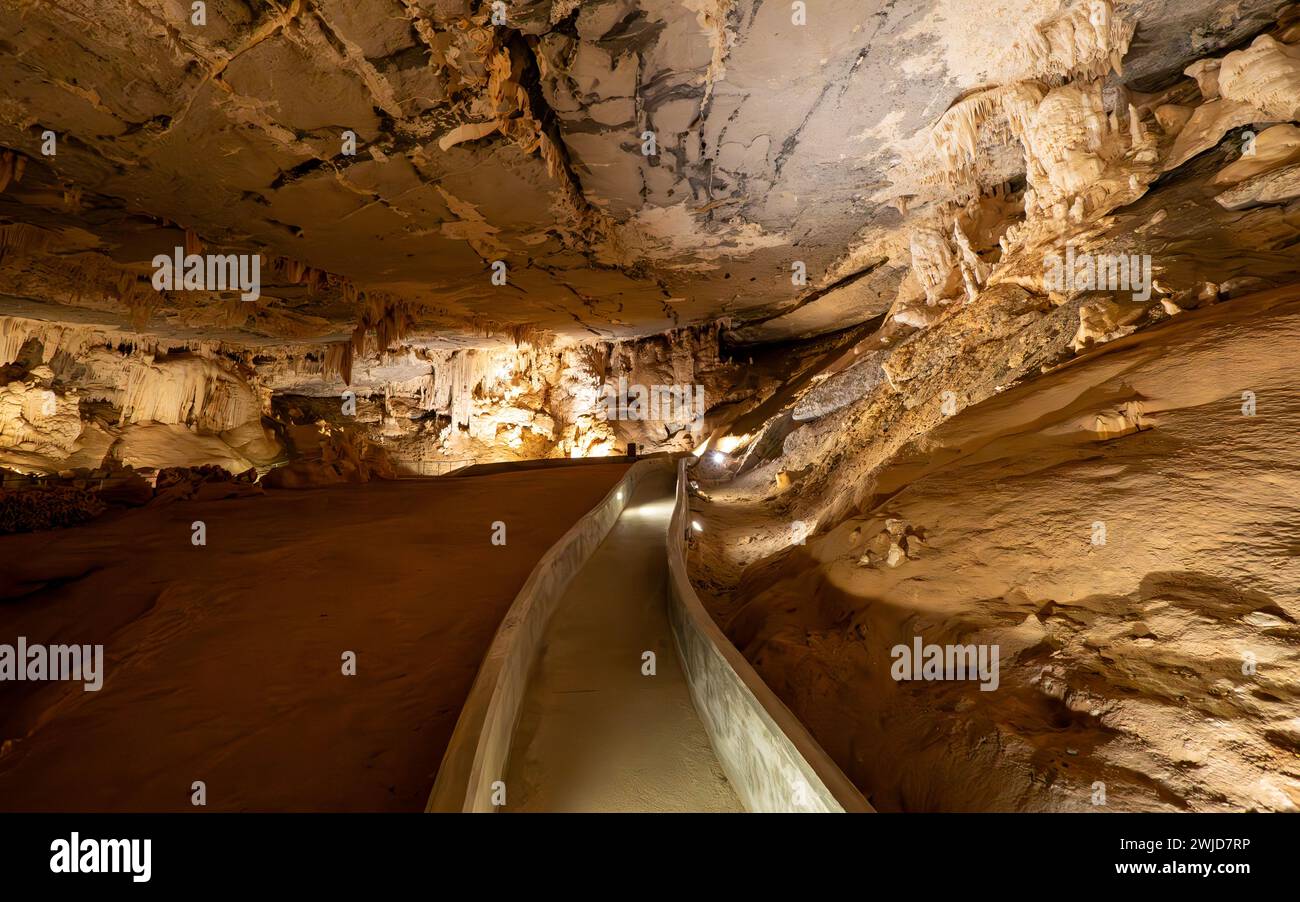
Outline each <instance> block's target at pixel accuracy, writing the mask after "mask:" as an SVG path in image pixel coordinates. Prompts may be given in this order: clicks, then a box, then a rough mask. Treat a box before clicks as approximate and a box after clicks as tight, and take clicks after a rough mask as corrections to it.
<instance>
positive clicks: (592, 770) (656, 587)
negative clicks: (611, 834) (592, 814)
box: [505, 471, 743, 811]
mask: <svg viewBox="0 0 1300 902" xmlns="http://www.w3.org/2000/svg"><path fill="white" fill-rule="evenodd" d="M673 491H674V475H673V473H672V472H669V471H665V472H663V473H655V474H653V475H651V476H650V477H648V478H647V479H646V480H645V481H643V482H642V483H641V485H640V486H639V487H638V488H637V490H636V492H635V493H634V494H633V496H632V498H631V499H630V501H629V503H628V507H627V509H626V510H624V512H623V515H622V516H621V517H620V518H619V520H618V522H617V523H616V524H615V525H614V528H613V529H612V530H611V531H610V533H609V535H608V536H607V537H606V538H605V541H604V542H603V543H601V545H600V547H599V548H598V549H597V550H596V553H595V554H594V555H593V556H592V558H591V560H589V561H588V562H587V564H586V566H585V567H584V568H583V569H582V570H581V571H580V572H579V573H578V575H577V576H575V577H574V580H573V582H572V583H571V584H570V586H569V589H568V591H567V593H566V595H565V598H564V600H563V601H562V602H561V604H560V607H559V608H558V609H557V610H556V612H555V614H554V616H553V617H552V619H551V622H550V624H549V625H548V628H547V633H546V637H545V640H544V641H545V644H544V646H543V648H542V650H541V653H540V654H539V657H538V662H537V664H536V665H535V666H534V671H533V676H532V678H531V679H530V680H529V683H528V691H527V694H526V696H525V698H524V704H523V710H522V712H521V714H520V722H519V728H518V730H517V731H516V733H515V739H514V751H513V752H512V754H511V759H510V763H509V767H508V769H507V777H506V789H507V799H508V801H507V803H506V808H505V810H506V811H741V810H743V808H742V807H741V804H740V801H739V799H737V798H736V795H735V793H734V792H733V791H732V789H731V785H730V784H729V783H728V782H727V778H726V776H725V774H723V772H722V767H721V765H720V764H719V763H718V760H717V758H716V757H715V755H714V753H713V748H712V746H711V745H710V744H709V738H708V735H707V734H706V733H705V731H704V725H703V724H702V723H701V722H700V719H699V717H698V715H697V714H696V712H695V705H694V703H693V702H692V701H691V696H690V690H689V688H688V687H687V684H686V679H685V677H684V675H683V673H682V669H681V664H680V662H679V661H678V659H677V651H676V647H675V645H674V643H673V638H672V632H671V629H670V627H669V623H668V610H667V596H668V572H667V561H668V551H667V532H668V520H669V517H670V516H671V515H672V508H673ZM645 652H654V655H655V658H654V661H655V672H654V674H653V675H646V674H645V673H643V665H644V658H643V656H644V654H645Z"/></svg>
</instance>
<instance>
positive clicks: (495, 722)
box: [425, 460, 666, 812]
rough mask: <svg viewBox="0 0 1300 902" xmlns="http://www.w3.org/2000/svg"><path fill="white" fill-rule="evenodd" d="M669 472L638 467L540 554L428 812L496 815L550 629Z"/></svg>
mask: <svg viewBox="0 0 1300 902" xmlns="http://www.w3.org/2000/svg"><path fill="white" fill-rule="evenodd" d="M664 466H666V463H665V461H663V460H645V461H639V462H637V463H635V464H633V465H632V466H631V467H629V468H628V471H627V472H626V473H625V474H623V478H622V479H620V480H619V481H618V483H617V484H616V485H615V486H614V487H613V488H611V489H610V490H609V494H607V495H606V496H605V498H604V500H602V501H601V502H600V504H598V505H596V507H594V508H593V509H592V510H591V511H589V512H588V513H586V514H584V515H583V517H582V518H581V519H580V520H578V522H577V523H575V524H573V526H572V527H571V528H570V529H569V531H568V532H566V533H565V534H564V536H563V537H561V539H560V540H559V541H558V542H556V543H555V544H554V545H552V546H551V548H550V549H549V550H548V551H547V552H546V554H544V555H542V558H541V560H539V561H538V562H537V566H535V567H534V568H533V572H532V573H531V574H529V576H528V580H527V582H525V583H524V586H523V588H522V589H520V590H519V594H518V595H516V596H515V600H514V602H513V603H512V604H511V605H510V610H508V611H507V612H506V616H505V618H504V619H503V620H502V621H501V625H500V626H499V627H497V632H496V635H495V636H494V637H493V639H492V644H491V645H490V646H489V647H488V651H487V654H486V655H485V656H484V657H483V663H482V664H481V665H480V666H479V671H478V675H477V676H476V677H475V678H474V685H473V686H472V687H471V688H470V691H469V696H468V697H467V698H466V699H465V705H464V707H463V708H461V712H460V717H459V719H457V721H456V728H455V730H454V731H453V732H452V735H451V741H450V742H449V743H448V744H447V750H446V752H444V753H443V756H442V766H441V767H440V768H439V769H438V777H437V779H436V780H435V781H434V784H433V791H432V792H431V793H430V794H429V802H428V804H427V805H426V806H425V810H426V811H440V812H447V811H492V810H494V809H493V806H492V784H493V783H494V782H496V781H498V780H504V779H505V769H506V764H507V761H508V760H509V756H510V743H511V740H512V739H513V738H514V732H515V725H516V723H517V721H518V719H519V708H520V705H521V704H522V703H523V700H524V693H525V691H526V690H527V688H528V678H529V676H530V674H531V671H532V668H533V662H534V661H535V660H536V658H537V652H538V649H539V648H540V647H541V644H542V639H543V636H544V635H545V633H546V625H547V624H548V623H549V622H550V619H551V615H552V614H553V613H554V612H555V609H556V608H557V607H558V606H559V603H560V600H561V599H562V598H563V597H564V592H565V590H566V589H567V588H568V586H569V583H570V582H571V581H572V579H573V577H574V576H575V575H576V574H577V573H578V571H579V570H581V569H582V568H583V565H585V564H586V563H587V561H588V560H589V559H590V558H591V555H592V554H593V553H594V552H595V551H596V549H597V548H598V547H599V546H600V543H601V542H602V541H604V539H605V536H606V535H608V534H609V531H610V529H612V528H613V526H614V523H615V521H617V520H618V518H619V515H620V514H621V513H622V512H623V508H624V506H626V504H627V503H628V501H630V500H631V499H632V493H633V492H635V491H636V487H637V485H638V484H639V483H640V482H641V480H642V479H644V478H645V476H646V475H647V474H649V473H652V472H654V471H655V470H660V471H661V472H662V468H663V467H664Z"/></svg>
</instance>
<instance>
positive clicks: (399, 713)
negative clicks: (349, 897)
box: [0, 463, 626, 811]
mask: <svg viewBox="0 0 1300 902" xmlns="http://www.w3.org/2000/svg"><path fill="white" fill-rule="evenodd" d="M625 469H626V465H625V464H621V463H619V464H612V463H611V464H594V465H590V466H584V467H573V468H563V469H553V470H544V471H529V472H520V473H507V474H500V475H491V476H477V477H469V478H449V479H435V480H410V481H400V482H374V483H370V484H367V485H364V486H347V487H340V488H336V489H334V488H331V489H318V490H309V491H272V492H268V493H267V494H265V495H264V496H260V497H252V498H244V499H231V500H223V501H208V502H182V503H176V504H172V505H168V506H162V507H150V508H144V509H140V510H137V511H131V512H127V513H122V514H116V515H109V516H105V517H104V518H102V519H100V520H98V521H96V522H94V523H91V524H88V525H86V526H83V527H78V528H74V529H67V530H62V531H56V532H42V533H36V534H27V535H14V536H4V537H0V637H3V639H2V640H0V641H5V642H9V643H12V642H14V641H15V638H16V637H17V636H20V635H21V636H25V637H27V639H28V641H29V642H33V643H35V642H42V643H74V642H75V643H90V644H95V643H102V644H103V645H104V646H105V650H104V656H105V670H106V676H105V680H104V686H103V688H102V690H100V691H99V692H85V691H84V690H83V687H82V684H81V683H44V684H38V683H16V682H14V683H6V684H5V685H4V687H3V689H0V741H3V752H2V753H0V809H4V810H17V811H24V810H88V811H135V810H161V811H170V810H176V811H185V810H193V808H192V806H191V802H190V794H191V784H192V783H193V782H194V781H196V780H202V781H204V782H205V783H206V786H207V810H217V811H240V810H330V811H335V810H346V811H362V810H370V811H419V810H422V809H423V807H424V804H425V801H426V798H427V795H428V792H429V789H430V787H431V786H432V783H433V778H434V775H435V773H436V771H437V768H438V765H439V762H440V761H441V758H442V753H443V750H444V748H445V746H446V743H447V741H448V739H449V737H450V734H451V731H452V729H453V727H454V726H455V722H456V718H457V716H458V715H459V713H460V707H461V704H462V702H463V700H464V698H465V696H466V695H467V694H468V692H469V688H470V684H471V683H472V681H473V679H474V675H475V673H476V672H477V669H478V665H479V661H480V660H481V658H482V655H483V653H484V652H485V651H486V649H487V646H488V644H489V642H490V641H491V638H492V635H493V633H494V632H495V630H496V626H497V624H498V622H499V620H500V618H501V616H502V615H503V614H504V612H505V611H506V609H507V608H508V606H509V604H510V602H511V601H512V600H513V598H514V595H515V593H516V592H517V591H518V589H519V587H520V586H522V584H523V582H524V580H525V579H526V577H527V575H528V573H529V571H530V570H531V569H532V567H533V566H534V565H535V563H536V561H537V560H538V558H539V557H540V556H541V555H542V554H543V553H544V552H545V551H546V549H547V548H548V547H550V546H551V545H552V544H553V543H554V542H555V541H556V540H557V539H558V538H559V537H560V536H561V535H563V533H564V532H565V530H567V529H568V528H569V526H570V525H571V524H572V523H573V522H574V521H575V520H576V519H577V518H578V517H579V516H581V515H582V514H583V513H585V512H586V511H588V510H590V509H591V508H592V507H594V506H595V504H596V503H597V502H598V501H599V500H600V498H601V497H602V496H603V495H604V494H605V493H606V492H607V491H608V490H609V488H610V487H611V486H612V485H613V484H614V482H615V481H616V480H617V479H618V478H619V477H620V476H621V475H622V474H623V472H624V471H625ZM195 520H203V521H205V523H206V524H207V533H208V541H207V545H206V546H205V547H194V546H193V545H192V544H191V541H190V536H191V532H190V529H191V523H192V522H193V521H195ZM496 520H501V521H503V522H505V523H506V525H507V544H506V545H505V546H504V547H503V546H493V545H492V544H491V543H490V541H489V539H490V534H491V523H492V522H493V521H496ZM344 651H354V652H355V653H356V656H357V675H356V676H353V677H348V676H344V675H342V664H341V656H342V654H343V652H344Z"/></svg>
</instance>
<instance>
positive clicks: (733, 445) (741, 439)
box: [718, 433, 749, 454]
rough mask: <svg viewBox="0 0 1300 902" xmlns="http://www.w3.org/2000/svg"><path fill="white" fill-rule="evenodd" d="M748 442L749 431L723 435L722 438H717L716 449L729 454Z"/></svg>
mask: <svg viewBox="0 0 1300 902" xmlns="http://www.w3.org/2000/svg"><path fill="white" fill-rule="evenodd" d="M748 443H749V433H745V434H744V435H724V436H723V437H722V438H720V439H718V450H719V451H725V452H726V453H728V454H730V453H731V452H732V451H735V450H736V449H737V448H740V447H742V446H744V445H746V444H748Z"/></svg>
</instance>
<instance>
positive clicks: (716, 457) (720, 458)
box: [711, 451, 727, 466]
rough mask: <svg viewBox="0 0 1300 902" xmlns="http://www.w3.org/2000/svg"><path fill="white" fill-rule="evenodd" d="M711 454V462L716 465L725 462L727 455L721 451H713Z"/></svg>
mask: <svg viewBox="0 0 1300 902" xmlns="http://www.w3.org/2000/svg"><path fill="white" fill-rule="evenodd" d="M711 456H712V458H713V462H714V463H715V464H717V465H718V466H721V465H723V464H725V463H726V462H727V455H725V454H723V453H722V452H721V451H714V452H713V454H712V455H711Z"/></svg>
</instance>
